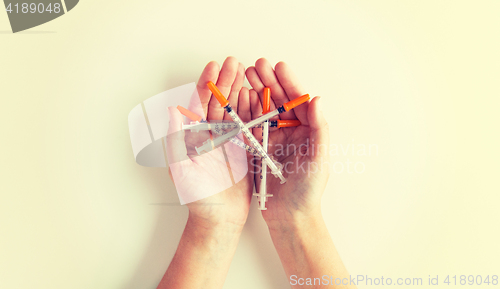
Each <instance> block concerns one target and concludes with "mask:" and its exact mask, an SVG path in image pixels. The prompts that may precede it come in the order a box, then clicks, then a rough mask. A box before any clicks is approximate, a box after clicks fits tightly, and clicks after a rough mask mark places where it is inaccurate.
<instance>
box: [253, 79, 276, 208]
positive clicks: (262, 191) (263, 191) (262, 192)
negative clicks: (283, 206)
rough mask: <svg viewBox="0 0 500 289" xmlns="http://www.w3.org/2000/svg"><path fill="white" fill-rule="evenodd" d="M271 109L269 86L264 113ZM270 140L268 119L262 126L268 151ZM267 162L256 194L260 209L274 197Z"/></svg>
mask: <svg viewBox="0 0 500 289" xmlns="http://www.w3.org/2000/svg"><path fill="white" fill-rule="evenodd" d="M269 110H271V89H270V88H269V87H266V88H264V95H263V99H262V113H263V114H266V113H268V112H269ZM268 142H269V121H268V120H266V121H265V122H263V127H262V147H263V149H264V151H265V152H266V153H267V147H268ZM266 185H267V164H266V162H262V171H261V175H260V188H259V193H258V194H254V196H257V197H258V198H259V210H267V208H266V201H267V198H268V197H272V196H273V195H268V194H267V186H266Z"/></svg>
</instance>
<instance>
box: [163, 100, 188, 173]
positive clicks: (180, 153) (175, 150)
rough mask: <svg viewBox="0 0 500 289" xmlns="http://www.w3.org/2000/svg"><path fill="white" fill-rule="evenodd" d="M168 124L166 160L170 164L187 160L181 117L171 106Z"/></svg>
mask: <svg viewBox="0 0 500 289" xmlns="http://www.w3.org/2000/svg"><path fill="white" fill-rule="evenodd" d="M168 112H169V114H170V123H169V125H168V133H167V159H168V162H169V163H170V164H172V163H176V162H180V161H182V160H185V159H188V156H187V150H186V143H185V141H184V130H183V129H182V115H181V113H180V111H179V110H178V109H177V108H176V107H173V106H170V107H169V108H168Z"/></svg>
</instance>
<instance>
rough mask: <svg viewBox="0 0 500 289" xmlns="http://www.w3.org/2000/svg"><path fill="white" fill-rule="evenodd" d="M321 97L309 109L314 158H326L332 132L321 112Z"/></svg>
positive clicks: (315, 99) (314, 100) (308, 118)
mask: <svg viewBox="0 0 500 289" xmlns="http://www.w3.org/2000/svg"><path fill="white" fill-rule="evenodd" d="M320 107H321V103H320V97H319V96H316V97H315V98H313V100H312V101H311V102H310V103H309V107H308V108H307V121H308V122H309V127H310V129H311V132H310V135H309V137H310V142H311V144H312V146H311V149H312V156H326V155H327V154H328V147H329V145H330V131H329V127H328V123H327V122H326V119H325V117H324V116H323V112H322V111H321V108H320Z"/></svg>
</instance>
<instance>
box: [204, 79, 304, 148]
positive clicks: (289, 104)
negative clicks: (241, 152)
mask: <svg viewBox="0 0 500 289" xmlns="http://www.w3.org/2000/svg"><path fill="white" fill-rule="evenodd" d="M212 84H213V83H212ZM214 87H215V85H214ZM215 88H217V87H215ZM212 93H213V91H212ZM214 95H215V93H214ZM220 96H222V97H224V96H223V95H222V94H220ZM224 99H225V98H224ZM308 100H309V94H304V95H302V96H301V97H298V98H296V99H294V100H291V101H289V102H287V103H285V104H283V105H282V106H280V107H278V109H276V110H274V111H272V112H270V113H266V114H264V115H262V116H260V117H258V118H256V119H254V120H252V121H250V122H248V123H247V124H244V127H245V128H246V129H249V128H252V127H255V126H256V125H258V124H260V123H262V122H264V121H266V120H269V119H271V118H272V117H274V116H277V115H278V114H280V113H283V112H285V111H289V110H291V109H293V108H295V107H297V106H299V105H301V104H303V103H304V102H306V101H308ZM226 102H227V100H226ZM227 103H229V102H227ZM224 104H225V103H224ZM221 105H222V103H221ZM233 136H235V134H230V133H228V134H224V135H221V136H219V137H217V138H215V139H214V140H213V141H211V140H209V141H207V142H206V143H204V144H203V145H202V146H201V147H197V148H196V151H197V152H198V154H200V153H201V152H203V151H206V152H208V151H211V150H212V149H213V148H214V144H217V145H218V144H222V143H224V142H225V141H226V140H228V139H229V138H231V137H233ZM217 145H215V146H217Z"/></svg>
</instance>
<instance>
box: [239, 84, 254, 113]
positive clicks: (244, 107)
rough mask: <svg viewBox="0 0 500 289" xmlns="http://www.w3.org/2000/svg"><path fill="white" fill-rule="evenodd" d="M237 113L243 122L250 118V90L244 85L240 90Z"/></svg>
mask: <svg viewBox="0 0 500 289" xmlns="http://www.w3.org/2000/svg"><path fill="white" fill-rule="evenodd" d="M237 113H238V115H239V116H240V118H241V120H242V121H244V122H249V121H251V120H252V112H251V111H250V91H249V90H248V88H246V87H243V88H241V90H240V95H239V97H238V110H237Z"/></svg>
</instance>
